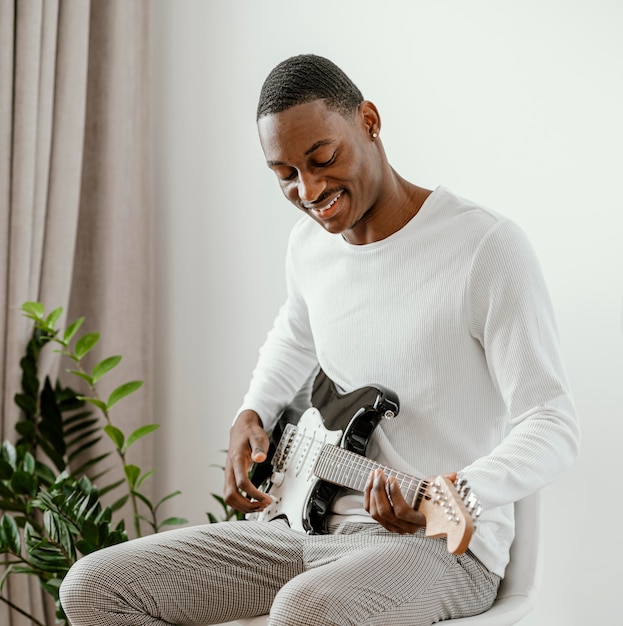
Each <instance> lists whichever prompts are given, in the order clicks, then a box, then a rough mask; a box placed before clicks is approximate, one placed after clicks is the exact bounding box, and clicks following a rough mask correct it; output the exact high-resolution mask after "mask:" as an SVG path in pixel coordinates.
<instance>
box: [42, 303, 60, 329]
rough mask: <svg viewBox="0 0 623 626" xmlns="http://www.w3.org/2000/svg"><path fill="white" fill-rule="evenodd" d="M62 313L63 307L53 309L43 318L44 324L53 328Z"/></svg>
mask: <svg viewBox="0 0 623 626" xmlns="http://www.w3.org/2000/svg"><path fill="white" fill-rule="evenodd" d="M62 314H63V307H60V306H59V307H58V308H57V309H54V310H53V311H52V312H51V313H50V314H49V315H48V316H47V318H46V320H45V325H46V326H47V327H48V328H49V329H51V330H54V327H55V326H56V324H57V322H58V320H59V319H60V317H61V315H62Z"/></svg>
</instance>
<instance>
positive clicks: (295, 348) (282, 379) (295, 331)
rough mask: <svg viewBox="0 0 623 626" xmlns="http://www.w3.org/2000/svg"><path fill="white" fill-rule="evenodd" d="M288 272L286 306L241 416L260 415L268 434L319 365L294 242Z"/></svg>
mask: <svg viewBox="0 0 623 626" xmlns="http://www.w3.org/2000/svg"><path fill="white" fill-rule="evenodd" d="M285 272H286V286H287V298H286V302H285V303H284V304H283V306H282V307H281V308H280V310H279V313H278V315H277V317H276V319H275V321H274V323H273V326H272V328H271V330H270V331H269V333H268V336H267V337H266V341H265V342H264V344H263V345H262V347H261V348H260V351H259V357H258V361H257V364H256V367H255V369H254V371H253V376H252V378H251V383H250V386H249V390H248V391H247V393H246V395H245V397H244V400H243V403H242V406H241V407H240V409H239V410H238V413H237V415H239V414H240V413H241V412H242V411H243V410H247V409H252V410H254V411H256V412H257V413H258V414H259V416H260V418H261V419H262V422H263V424H264V428H265V430H267V431H270V430H271V429H272V427H273V426H274V425H275V422H276V421H277V419H278V417H279V415H280V414H281V412H282V411H283V410H284V409H285V407H286V406H287V405H288V404H289V403H290V402H291V401H292V400H293V399H294V397H295V396H296V395H297V393H298V392H299V391H300V390H301V389H303V388H304V387H305V385H306V384H307V383H308V382H309V379H310V377H311V376H312V375H313V373H314V372H315V370H316V368H317V365H318V359H317V356H316V349H315V345H314V340H313V336H312V332H311V329H310V324H309V316H308V312H307V305H306V304H305V300H304V298H303V296H302V294H301V293H300V291H299V289H298V286H297V281H296V273H295V270H294V264H293V261H292V242H291V239H290V244H289V246H288V252H287V255H286V270H285Z"/></svg>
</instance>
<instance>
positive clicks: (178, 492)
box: [154, 491, 182, 511]
mask: <svg viewBox="0 0 623 626" xmlns="http://www.w3.org/2000/svg"><path fill="white" fill-rule="evenodd" d="M181 493H182V492H181V491H174V492H173V493H170V494H169V495H167V496H164V498H162V499H161V500H160V502H158V504H156V506H155V507H154V511H155V510H157V509H158V507H160V505H161V504H163V503H164V502H166V501H167V500H170V499H171V498H175V496H179V495H180V494H181Z"/></svg>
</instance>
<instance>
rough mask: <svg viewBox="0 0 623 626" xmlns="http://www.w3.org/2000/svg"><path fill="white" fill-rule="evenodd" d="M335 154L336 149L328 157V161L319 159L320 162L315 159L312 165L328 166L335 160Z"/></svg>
mask: <svg viewBox="0 0 623 626" xmlns="http://www.w3.org/2000/svg"><path fill="white" fill-rule="evenodd" d="M336 155H337V151H336V152H334V153H333V154H332V155H331V158H330V159H329V160H328V161H321V162H320V161H316V162H314V165H315V166H316V167H328V166H329V165H332V164H333V162H334V161H335V157H336Z"/></svg>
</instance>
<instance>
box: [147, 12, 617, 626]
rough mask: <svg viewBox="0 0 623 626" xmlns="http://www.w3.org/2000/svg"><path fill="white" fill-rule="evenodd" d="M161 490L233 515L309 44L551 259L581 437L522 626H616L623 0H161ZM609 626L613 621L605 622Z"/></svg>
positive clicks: (412, 149) (157, 73)
mask: <svg viewBox="0 0 623 626" xmlns="http://www.w3.org/2000/svg"><path fill="white" fill-rule="evenodd" d="M152 4H153V8H154V26H155V36H154V55H153V58H154V83H155V84H154V102H155V120H154V121H155V124H154V130H155V138H156V149H157V151H156V159H155V167H156V192H157V212H158V213H157V224H158V233H159V239H158V255H157V256H158V261H157V264H158V265H157V271H158V275H159V279H160V280H159V302H158V312H157V320H158V339H157V349H156V354H157V358H158V363H157V368H158V384H157V388H156V390H155V393H156V396H157V401H158V403H157V405H158V415H157V419H158V420H159V421H161V422H162V423H163V428H162V431H161V432H160V435H159V437H160V439H159V441H160V446H161V448H160V450H159V468H160V469H159V472H160V473H159V481H160V484H159V487H160V489H161V491H162V493H165V492H168V491H170V490H172V489H177V488H181V489H182V490H183V491H184V494H183V496H182V497H180V498H177V499H175V500H173V501H172V502H171V506H170V507H169V510H170V511H171V512H174V513H175V514H181V515H185V516H187V517H188V518H189V519H190V520H191V521H192V522H203V521H204V520H205V511H206V510H212V511H213V512H215V513H217V512H218V507H216V506H215V503H214V501H213V500H212V499H211V498H210V496H209V494H210V492H212V491H219V490H220V482H221V473H220V471H219V470H217V469H214V468H212V467H211V464H213V463H221V462H222V460H223V458H224V455H223V454H222V453H220V452H219V451H220V450H221V449H223V448H225V446H226V444H227V431H228V427H229V423H230V420H231V418H232V416H233V414H234V412H235V410H236V409H237V407H238V404H239V402H240V400H241V397H242V394H243V393H244V391H245V389H246V385H247V382H248V379H249V375H250V372H251V369H252V367H253V365H254V362H255V358H256V354H257V349H258V347H259V345H260V344H261V342H262V341H263V339H264V336H265V334H266V332H267V330H268V327H269V325H270V323H271V321H272V318H273V316H274V314H275V313H276V310H277V308H278V306H279V304H280V303H281V299H282V297H283V295H284V288H283V282H282V262H283V254H284V251H285V243H286V237H287V233H288V231H289V228H290V226H291V225H292V223H293V222H294V220H295V219H296V218H297V217H298V215H297V213H296V210H295V209H294V208H292V207H291V206H290V205H288V204H287V203H286V201H285V200H284V199H283V198H282V197H281V195H280V192H279V190H278V187H277V184H276V182H275V181H274V180H273V175H272V174H271V173H270V172H269V171H268V170H267V169H266V168H265V166H264V163H263V157H262V153H261V150H260V148H259V145H258V141H257V136H256V130H255V122H254V113H255V106H256V102H257V95H258V92H259V88H260V85H261V83H262V81H263V79H264V77H265V75H266V74H267V73H268V71H269V70H270V69H271V68H272V67H273V66H274V65H275V64H276V63H277V62H279V61H281V60H282V59H283V58H286V57H287V56H290V55H292V54H297V53H301V52H315V53H317V54H322V55H325V56H328V57H330V58H332V59H333V60H334V61H336V62H337V63H338V65H341V66H342V67H343V68H344V69H345V70H346V71H347V73H349V74H350V75H351V77H352V78H353V79H354V80H355V82H356V83H358V85H359V87H360V88H361V89H362V91H363V92H364V95H365V96H366V97H367V98H369V99H371V100H373V101H374V102H375V103H376V104H377V105H378V106H379V108H380V111H381V114H382V116H383V121H384V124H383V130H382V137H383V141H384V144H385V147H386V149H387V152H388V154H389V156H390V160H391V161H392V163H393V165H394V166H395V167H396V169H397V170H398V171H399V172H400V173H401V174H403V175H404V176H406V177H407V178H409V179H411V180H412V181H413V182H415V183H417V184H421V185H424V186H429V187H434V186H436V185H437V184H443V185H446V186H449V187H450V188H452V189H453V190H454V191H455V192H457V193H459V194H461V195H463V196H467V197H470V198H472V199H474V200H477V201H480V202H482V203H484V204H486V205H488V206H490V207H491V208H493V209H495V210H497V211H499V212H502V213H504V214H506V215H507V216H509V217H511V218H512V219H514V220H515V221H516V222H518V223H519V224H520V225H521V226H522V227H523V228H524V229H525V230H526V231H527V232H528V234H529V235H530V237H531V239H532V241H533V243H534V245H535V247H536V249H537V251H538V253H539V256H540V258H541V261H542V265H543V269H544V272H545V275H546V278H547V280H548V283H549V285H550V289H551V293H552V297H553V300H554V306H555V309H556V312H557V317H558V321H559V327H560V334H561V339H562V345H563V348H564V353H565V357H566V362H567V365H568V371H569V376H570V379H571V383H572V386H573V389H574V392H575V397H576V401H577V405H578V408H579V411H580V414H581V417H582V423H583V432H584V442H583V449H582V454H581V458H580V459H579V461H578V463H577V465H576V466H575V468H574V470H573V471H572V472H571V473H570V474H569V475H568V476H567V477H566V478H565V479H563V480H562V481H560V482H559V483H557V484H556V485H554V486H552V487H551V488H549V489H548V490H547V492H546V507H547V510H546V547H547V552H546V571H545V577H544V581H543V590H542V594H541V596H540V602H539V605H538V608H537V609H536V610H535V611H534V612H533V613H532V614H531V615H530V616H529V617H528V618H527V619H526V620H525V621H524V622H523V623H524V624H525V625H526V626H536V625H539V626H541V625H542V626H545V625H546V624H547V625H549V626H552V625H554V626H557V625H564V626H576V625H577V626H580V625H582V626H584V625H585V624H596V623H602V621H603V622H606V621H607V620H612V618H613V617H614V616H615V615H616V613H615V605H616V604H618V603H617V602H616V598H617V594H618V593H620V587H621V582H622V579H621V574H620V562H621V557H622V556H623V554H622V550H621V548H620V542H619V541H618V536H617V532H618V530H619V528H620V526H621V524H620V522H621V514H622V513H623V511H622V507H621V504H620V499H619V498H618V489H617V484H618V476H619V464H618V462H616V463H615V459H616V457H617V452H618V449H619V442H620V441H621V437H622V434H623V427H622V425H621V423H622V420H621V418H622V417H623V409H622V406H623V403H622V402H621V387H622V386H623V380H622V376H621V375H622V373H623V335H622V326H623V320H622V294H623V280H622V279H623V262H622V253H621V249H622V245H621V234H622V231H623V229H622V226H623V218H622V217H621V214H622V212H623V200H622V197H621V172H622V169H623V157H622V146H623V123H622V115H621V111H622V110H623V72H622V70H621V67H622V61H623V38H622V37H621V34H620V33H621V28H622V27H623V7H622V5H621V4H620V3H619V2H617V0H610V1H608V0H591V1H588V0H586V1H580V0H570V1H568V2H559V1H556V0H526V1H523V2H509V1H507V0H500V1H497V2H494V1H489V2H487V1H486V0H475V1H467V0H453V1H441V0H439V1H437V2H431V1H424V0H402V1H400V0H394V1H392V0H385V2H378V1H374V2H370V1H364V0H354V1H346V0H341V1H336V0H316V1H315V2H313V3H311V2H297V1H295V0H264V1H257V0H229V1H219V2H216V1H211V0H204V1H200V0H184V1H181V2H178V1H173V0H169V1H167V0H156V1H154V2H153V3H152ZM609 623H612V621H609Z"/></svg>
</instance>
